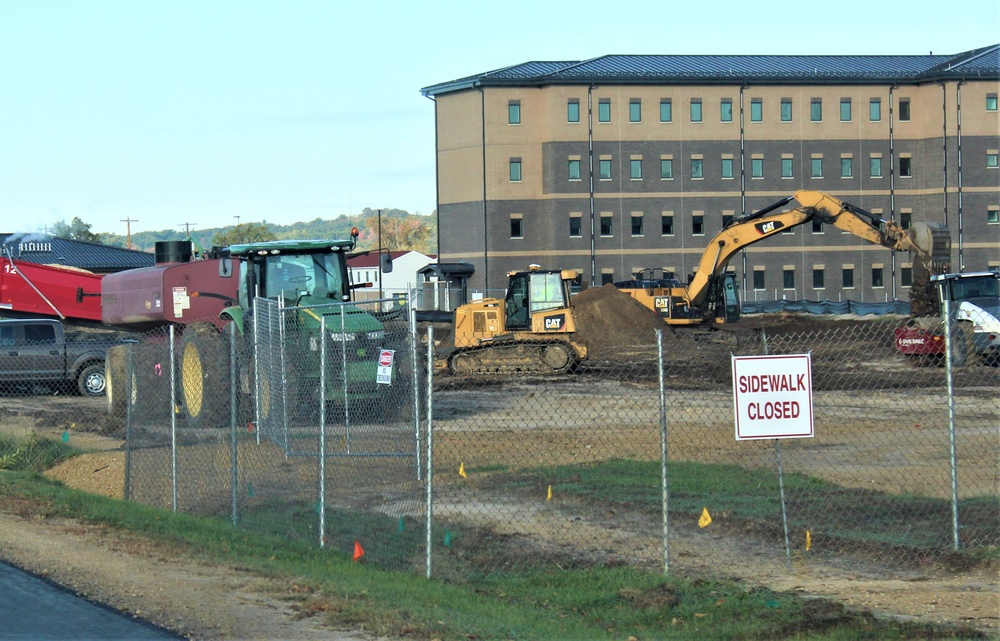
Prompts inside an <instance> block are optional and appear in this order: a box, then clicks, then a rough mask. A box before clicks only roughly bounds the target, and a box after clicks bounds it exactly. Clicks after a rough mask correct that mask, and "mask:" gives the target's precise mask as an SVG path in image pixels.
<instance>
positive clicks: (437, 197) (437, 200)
mask: <svg viewBox="0 0 1000 641" xmlns="http://www.w3.org/2000/svg"><path fill="white" fill-rule="evenodd" d="M427 98H428V99H430V101H431V102H433V103H434V205H435V207H434V218H435V219H436V220H435V221H434V223H435V227H437V229H436V230H435V232H434V235H435V243H436V246H437V255H438V259H437V261H438V262H439V263H440V262H441V180H440V179H439V178H438V177H439V176H440V175H441V150H440V149H439V148H438V140H439V137H438V104H437V100H435V99H434V97H433V96H427Z"/></svg>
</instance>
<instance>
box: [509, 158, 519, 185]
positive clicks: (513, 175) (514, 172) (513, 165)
mask: <svg viewBox="0 0 1000 641" xmlns="http://www.w3.org/2000/svg"><path fill="white" fill-rule="evenodd" d="M510 181H511V182H512V183H519V182H521V159H520V158H511V159H510Z"/></svg>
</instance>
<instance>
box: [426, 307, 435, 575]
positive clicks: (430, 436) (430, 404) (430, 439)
mask: <svg viewBox="0 0 1000 641" xmlns="http://www.w3.org/2000/svg"><path fill="white" fill-rule="evenodd" d="M433 392H434V326H433V325H430V326H428V327H427V484H426V486H427V578H428V579H429V578H431V538H432V537H431V526H432V522H433V520H434V518H433V517H434V500H433V488H432V485H431V479H432V478H433V476H434V466H433V453H434V419H433V409H434V393H433Z"/></svg>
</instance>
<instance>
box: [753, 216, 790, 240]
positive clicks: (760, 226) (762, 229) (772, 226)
mask: <svg viewBox="0 0 1000 641" xmlns="http://www.w3.org/2000/svg"><path fill="white" fill-rule="evenodd" d="M754 227H756V228H757V232H758V233H759V234H760V235H761V236H766V235H767V234H773V233H774V232H776V231H778V230H779V229H781V228H782V227H784V225H783V224H782V223H780V222H778V221H777V220H772V221H771V222H767V223H757V224H756V225H754Z"/></svg>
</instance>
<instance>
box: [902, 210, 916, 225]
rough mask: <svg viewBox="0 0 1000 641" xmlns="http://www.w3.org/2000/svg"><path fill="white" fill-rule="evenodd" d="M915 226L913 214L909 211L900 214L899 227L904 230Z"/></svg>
mask: <svg viewBox="0 0 1000 641" xmlns="http://www.w3.org/2000/svg"><path fill="white" fill-rule="evenodd" d="M912 224H913V214H912V213H910V212H908V211H901V212H899V226H900V227H902V228H903V229H909V228H910V225H912Z"/></svg>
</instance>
